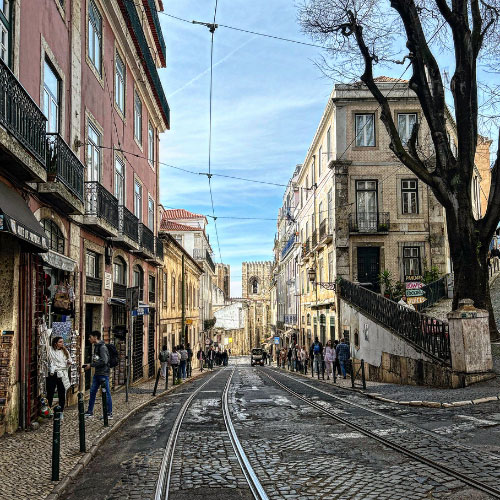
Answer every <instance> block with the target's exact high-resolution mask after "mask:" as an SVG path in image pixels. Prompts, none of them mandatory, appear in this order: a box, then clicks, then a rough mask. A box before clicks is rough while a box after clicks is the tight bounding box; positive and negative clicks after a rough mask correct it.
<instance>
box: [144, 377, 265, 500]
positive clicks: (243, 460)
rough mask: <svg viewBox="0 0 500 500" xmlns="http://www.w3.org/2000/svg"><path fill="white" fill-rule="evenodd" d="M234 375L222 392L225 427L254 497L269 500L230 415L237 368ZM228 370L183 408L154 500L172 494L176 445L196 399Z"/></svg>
mask: <svg viewBox="0 0 500 500" xmlns="http://www.w3.org/2000/svg"><path fill="white" fill-rule="evenodd" d="M230 370H231V373H230V375H229V377H228V379H227V381H226V384H225V386H224V390H223V392H222V396H221V408H222V414H223V419H224V424H225V426H226V430H227V433H228V436H229V440H230V442H231V445H232V448H233V450H234V453H235V455H236V458H237V460H238V463H239V466H240V468H241V471H242V472H243V475H244V477H245V479H246V482H247V483H248V486H249V489H250V491H251V493H252V495H253V497H254V498H255V499H256V500H268V496H267V494H266V492H265V491H264V489H263V487H262V485H261V484H260V481H259V479H258V478H257V476H256V474H255V472H254V470H253V468H252V466H251V464H250V462H249V460H248V458H247V456H246V454H245V451H244V450H243V447H242V445H241V443H240V441H239V439H238V436H237V434H236V430H235V428H234V426H233V423H232V419H231V415H230V411H229V400H228V393H229V388H230V386H231V380H232V378H233V375H234V371H235V368H232V369H230ZM227 371H228V370H227V369H223V370H219V371H217V373H215V374H214V375H213V376H211V377H210V378H209V379H208V380H207V381H205V382H204V383H203V384H201V385H200V386H199V387H198V388H197V389H195V390H194V391H193V392H192V393H191V394H190V396H189V397H188V398H187V399H186V401H185V402H184V403H183V405H182V407H181V408H180V410H179V412H178V414H177V417H176V419H175V421H174V424H173V426H172V429H171V431H170V435H169V438H168V441H167V444H166V446H165V451H164V454H163V458H162V462H161V466H160V471H159V474H158V480H157V483H156V488H155V495H154V499H155V500H168V498H169V494H170V492H169V490H170V482H171V475H172V464H173V461H174V456H175V449H176V444H177V440H178V437H179V433H180V430H181V427H182V423H183V421H184V418H185V416H186V413H187V411H188V409H189V406H190V405H191V403H192V402H193V400H194V399H195V397H196V396H197V395H198V394H199V393H200V392H201V391H202V389H203V388H204V387H206V386H208V385H209V384H210V383H211V382H212V381H213V380H214V379H215V378H217V377H218V375H219V373H227Z"/></svg>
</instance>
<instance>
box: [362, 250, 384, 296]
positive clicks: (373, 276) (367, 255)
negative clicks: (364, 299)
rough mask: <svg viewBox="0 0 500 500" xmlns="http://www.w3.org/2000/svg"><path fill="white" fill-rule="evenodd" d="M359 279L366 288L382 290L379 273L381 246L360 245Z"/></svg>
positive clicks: (375, 290) (376, 290)
mask: <svg viewBox="0 0 500 500" xmlns="http://www.w3.org/2000/svg"><path fill="white" fill-rule="evenodd" d="M357 250H358V281H359V282H360V283H363V286H364V287H365V288H368V289H370V290H372V291H374V292H379V291H380V285H379V282H378V275H379V273H380V248H379V247H358V248H357Z"/></svg>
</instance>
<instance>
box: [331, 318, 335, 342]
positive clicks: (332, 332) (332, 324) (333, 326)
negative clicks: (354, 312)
mask: <svg viewBox="0 0 500 500" xmlns="http://www.w3.org/2000/svg"><path fill="white" fill-rule="evenodd" d="M330 338H331V339H332V340H335V318H334V317H333V316H330Z"/></svg>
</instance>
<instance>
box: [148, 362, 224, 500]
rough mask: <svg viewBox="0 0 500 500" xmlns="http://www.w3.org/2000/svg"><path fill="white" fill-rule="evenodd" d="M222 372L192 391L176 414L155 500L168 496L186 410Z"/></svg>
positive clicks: (162, 463) (164, 455) (166, 447)
mask: <svg viewBox="0 0 500 500" xmlns="http://www.w3.org/2000/svg"><path fill="white" fill-rule="evenodd" d="M222 371H223V370H220V371H217V372H216V373H215V374H214V375H213V376H212V377H210V378H209V379H208V380H207V381H205V382H203V384H201V385H200V387H198V388H197V389H196V390H194V391H193V392H192V393H191V395H190V396H189V397H188V398H187V399H186V401H185V402H184V404H183V405H182V407H181V409H180V410H179V413H178V414H177V418H176V419H175V421H174V425H173V426H172V430H171V431H170V436H169V438H168V442H167V445H166V446H165V451H164V453H163V458H162V461H161V466H160V473H159V475H158V481H157V482H156V490H155V496H154V498H155V500H167V499H168V494H169V491H168V490H169V486H170V475H171V472H172V462H173V459H174V451H175V445H176V443H177V437H178V436H179V431H180V428H181V425H182V421H183V420H184V417H185V415H186V412H187V409H188V407H189V405H190V404H191V401H193V399H194V397H195V396H196V395H197V394H198V393H199V392H200V391H201V389H203V387H205V386H206V385H207V384H208V383H209V382H211V381H212V380H213V379H214V378H215V377H216V376H217V375H218V374H219V373H221V372H222Z"/></svg>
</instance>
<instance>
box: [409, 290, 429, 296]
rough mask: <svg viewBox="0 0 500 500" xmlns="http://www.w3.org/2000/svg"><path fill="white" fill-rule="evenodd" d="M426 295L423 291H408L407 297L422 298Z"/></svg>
mask: <svg viewBox="0 0 500 500" xmlns="http://www.w3.org/2000/svg"><path fill="white" fill-rule="evenodd" d="M424 295H425V292H424V291H423V290H406V296H407V297H422V296H424Z"/></svg>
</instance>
